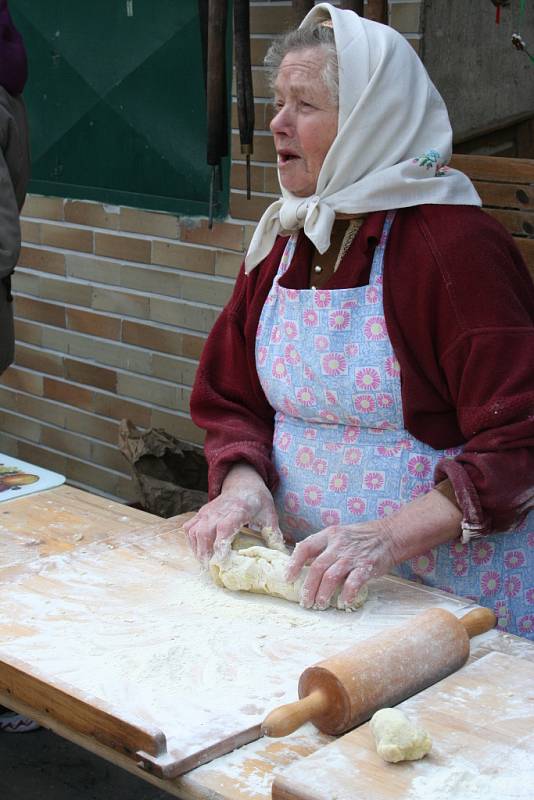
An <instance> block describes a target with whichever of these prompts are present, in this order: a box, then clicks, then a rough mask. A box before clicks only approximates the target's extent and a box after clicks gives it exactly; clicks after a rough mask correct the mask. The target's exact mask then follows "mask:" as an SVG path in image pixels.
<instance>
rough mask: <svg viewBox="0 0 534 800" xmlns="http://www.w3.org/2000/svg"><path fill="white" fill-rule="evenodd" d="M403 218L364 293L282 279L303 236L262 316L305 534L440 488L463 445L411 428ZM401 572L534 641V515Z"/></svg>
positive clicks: (286, 486)
mask: <svg viewBox="0 0 534 800" xmlns="http://www.w3.org/2000/svg"><path fill="white" fill-rule="evenodd" d="M394 216H395V212H390V213H388V215H387V217H386V221H385V224H384V230H383V232H382V236H381V240H380V243H379V245H378V247H377V248H376V250H375V255H374V259H373V264H372V268H371V275H370V279H369V285H368V286H362V287H357V288H353V289H336V290H333V291H332V290H328V289H302V290H296V289H286V288H284V287H283V286H280V279H281V278H282V276H283V275H284V273H285V272H286V270H287V268H288V267H289V264H290V263H291V259H292V257H293V253H294V250H295V245H296V241H297V236H296V235H294V236H291V237H290V239H289V240H288V243H287V246H286V248H285V251H284V254H283V257H282V260H281V262H280V266H279V268H278V272H277V275H276V278H275V280H274V282H273V286H272V288H271V291H270V293H269V295H268V297H267V300H266V302H265V305H264V308H263V311H262V314H261V318H260V323H259V326H258V334H257V343H256V363H257V368H258V374H259V378H260V381H261V384H262V387H263V390H264V392H265V395H266V397H267V399H268V401H269V403H270V404H271V406H272V407H273V408H274V410H275V430H274V442H273V460H274V464H275V466H276V468H277V471H278V474H279V476H280V484H279V487H278V489H277V491H276V494H275V502H276V507H277V510H278V514H279V517H280V526H281V528H282V530H284V531H285V532H286V534H289V535H290V536H292V537H293V539H294V540H295V541H299V540H301V539H304V538H305V537H307V536H309V535H310V534H311V533H315V532H316V531H319V530H322V529H323V528H325V527H327V526H328V525H335V524H350V523H355V522H363V521H365V520H372V519H376V518H379V517H383V516H385V515H387V514H390V513H391V512H393V511H395V510H397V509H398V508H399V507H400V506H401V504H403V503H407V502H409V501H410V500H411V499H413V498H415V497H417V496H418V495H420V494H424V493H426V492H428V491H430V489H431V488H432V486H433V480H432V476H433V472H434V467H435V465H436V463H437V462H438V460H439V459H441V458H443V457H447V456H448V457H453V456H454V455H456V454H457V453H459V452H460V450H461V448H460V447H458V448H452V449H450V450H444V451H443V450H434V449H433V448H432V447H430V446H429V445H426V444H424V443H423V442H420V441H418V440H417V439H416V438H415V437H414V436H412V435H411V434H410V433H409V432H408V431H407V430H406V429H405V428H404V420H403V414H402V399H401V383H400V367H399V362H398V361H397V359H396V357H395V354H394V352H393V348H392V346H391V342H390V340H389V337H388V333H387V329H386V324H385V319H384V308H383V303H382V283H383V281H382V270H383V260H384V250H385V247H386V243H387V239H388V236H389V232H390V230H391V225H392V222H393V219H394ZM528 523H530V524H528ZM395 571H396V572H397V574H399V575H401V576H402V577H404V578H408V579H410V580H414V581H418V582H420V583H424V584H427V585H429V586H436V587H439V588H441V589H444V590H445V591H449V592H453V593H455V594H458V595H460V596H463V597H468V598H472V599H474V600H476V601H477V602H479V603H480V604H482V605H486V606H489V607H491V608H493V609H494V610H495V611H496V613H497V616H498V620H499V622H498V624H499V627H500V628H501V629H504V630H507V631H510V632H513V633H518V634H520V635H523V636H528V637H530V638H534V514H530V517H529V518H527V520H526V521H525V523H524V525H523V526H522V530H521V531H519V530H517V531H515V532H508V533H505V534H495V535H490V536H484V537H481V538H479V539H471V541H470V542H469V543H467V544H464V543H462V542H461V541H460V540H458V539H457V540H455V541H453V542H451V543H447V544H443V545H441V546H439V547H436V548H434V549H433V550H430V551H429V552H427V553H425V554H424V555H421V556H419V557H417V558H414V559H411V560H410V561H406V562H403V563H402V564H401V565H400V566H399V567H398V568H397V569H396V570H395Z"/></svg>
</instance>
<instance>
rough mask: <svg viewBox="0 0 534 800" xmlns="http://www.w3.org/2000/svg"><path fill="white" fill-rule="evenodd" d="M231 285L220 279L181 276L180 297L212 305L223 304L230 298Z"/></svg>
mask: <svg viewBox="0 0 534 800" xmlns="http://www.w3.org/2000/svg"><path fill="white" fill-rule="evenodd" d="M233 288H234V287H233V285H232V284H231V283H226V282H223V281H221V280H219V281H216V280H202V279H198V278H189V277H185V276H184V277H183V278H182V297H183V299H184V300H191V301H192V302H198V303H208V304H209V305H212V306H224V305H226V303H227V302H228V300H229V299H230V296H231V294H232V290H233Z"/></svg>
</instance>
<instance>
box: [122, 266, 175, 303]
mask: <svg viewBox="0 0 534 800" xmlns="http://www.w3.org/2000/svg"><path fill="white" fill-rule="evenodd" d="M120 285H121V286H123V287H124V288H126V289H136V290H137V291H141V292H145V293H146V294H150V293H153V294H163V295H167V296H170V297H181V294H182V275H180V273H178V272H175V271H174V270H168V271H167V272H165V271H164V270H158V269H154V267H145V266H144V265H142V266H139V267H135V266H133V265H127V264H122V265H121V277H120Z"/></svg>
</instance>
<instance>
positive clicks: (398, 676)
mask: <svg viewBox="0 0 534 800" xmlns="http://www.w3.org/2000/svg"><path fill="white" fill-rule="evenodd" d="M496 622H497V619H496V617H495V614H494V613H493V611H491V610H490V609H489V608H475V609H474V610H473V611H470V612H469V613H468V614H466V615H465V617H462V619H458V618H457V617H455V616H454V614H452V613H451V612H450V611H445V610H444V609H441V608H431V609H429V610H428V611H425V612H423V613H422V614H418V615H417V616H416V617H414V618H413V619H412V620H411V621H410V622H408V623H406V624H405V625H401V626H399V627H396V628H393V629H392V630H389V631H386V632H382V633H379V634H378V635H377V636H373V637H372V638H371V639H368V640H367V641H366V642H362V643H361V644H357V645H355V646H354V647H350V648H349V649H348V650H344V651H343V652H342V653H339V655H337V656H332V657H331V658H327V659H325V661H321V662H319V664H317V665H316V666H314V667H309V668H308V669H307V670H305V671H304V672H303V673H302V675H301V678H300V680H299V697H300V698H301V699H300V700H297V701H296V702H295V703H289V704H288V705H285V706H280V708H277V709H275V710H274V711H271V713H270V714H269V715H268V716H267V717H266V718H265V720H264V722H263V724H262V733H263V734H265V735H266V736H286V735H287V734H288V733H292V732H293V731H296V730H297V728H300V726H301V725H303V724H304V723H305V722H313V724H314V725H315V726H316V727H317V728H319V730H320V731H322V732H323V733H328V734H330V735H331V736H336V735H338V734H340V733H345V731H348V730H350V729H351V728H355V727H357V726H358V725H361V723H362V722H365V721H366V720H367V719H369V718H370V717H372V715H373V714H374V713H375V711H378V709H379V708H384V707H388V706H395V705H397V703H400V702H401V701H402V700H405V699H406V698H407V697H411V696H412V695H414V694H417V692H420V691H422V690H423V689H426V687H427V686H430V685H432V684H433V683H437V682H438V681H440V680H441V679H442V678H445V677H446V676H447V675H450V674H451V673H452V672H454V671H455V670H457V669H459V668H460V667H461V666H462V665H463V664H465V662H466V661H467V658H468V656H469V639H470V638H472V637H473V636H476V635H477V634H479V633H485V631H489V630H491V628H493V627H494V626H495V624H496Z"/></svg>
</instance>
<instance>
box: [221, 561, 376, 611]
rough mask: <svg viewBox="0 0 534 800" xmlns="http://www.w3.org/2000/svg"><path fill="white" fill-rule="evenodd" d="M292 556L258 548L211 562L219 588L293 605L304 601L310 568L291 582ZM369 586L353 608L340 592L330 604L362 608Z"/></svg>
mask: <svg viewBox="0 0 534 800" xmlns="http://www.w3.org/2000/svg"><path fill="white" fill-rule="evenodd" d="M289 561H290V556H289V555H287V554H286V553H282V552H280V551H279V550H271V549H270V548H268V547H261V546H254V547H246V548H244V549H243V550H232V551H230V554H229V556H228V557H227V558H225V559H224V561H222V562H217V561H213V560H212V561H211V563H210V574H211V577H212V578H213V580H214V582H215V583H216V584H217V585H218V586H223V587H225V588H226V589H231V590H232V591H234V592H253V593H255V594H269V595H272V596H273V597H281V598H283V599H284V600H290V601H291V602H293V603H298V602H299V601H300V592H301V589H302V585H303V583H304V581H305V580H306V575H307V574H308V568H307V567H304V569H303V570H302V572H301V574H300V575H299V577H298V578H297V580H296V581H294V582H292V583H290V582H288V581H287V580H286V578H285V575H286V571H287V568H288V565H289ZM367 593H368V592H367V587H366V586H363V587H362V588H361V589H360V591H359V592H358V594H357V595H356V598H355V599H354V600H353V602H352V603H350V605H347V604H345V603H344V602H343V601H342V600H340V597H339V590H338V591H336V592H335V594H334V595H333V597H332V598H331V600H330V605H331V606H334V608H339V609H341V610H345V611H352V610H354V609H355V608H359V607H360V606H362V605H363V604H364V603H365V601H366V599H367Z"/></svg>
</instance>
